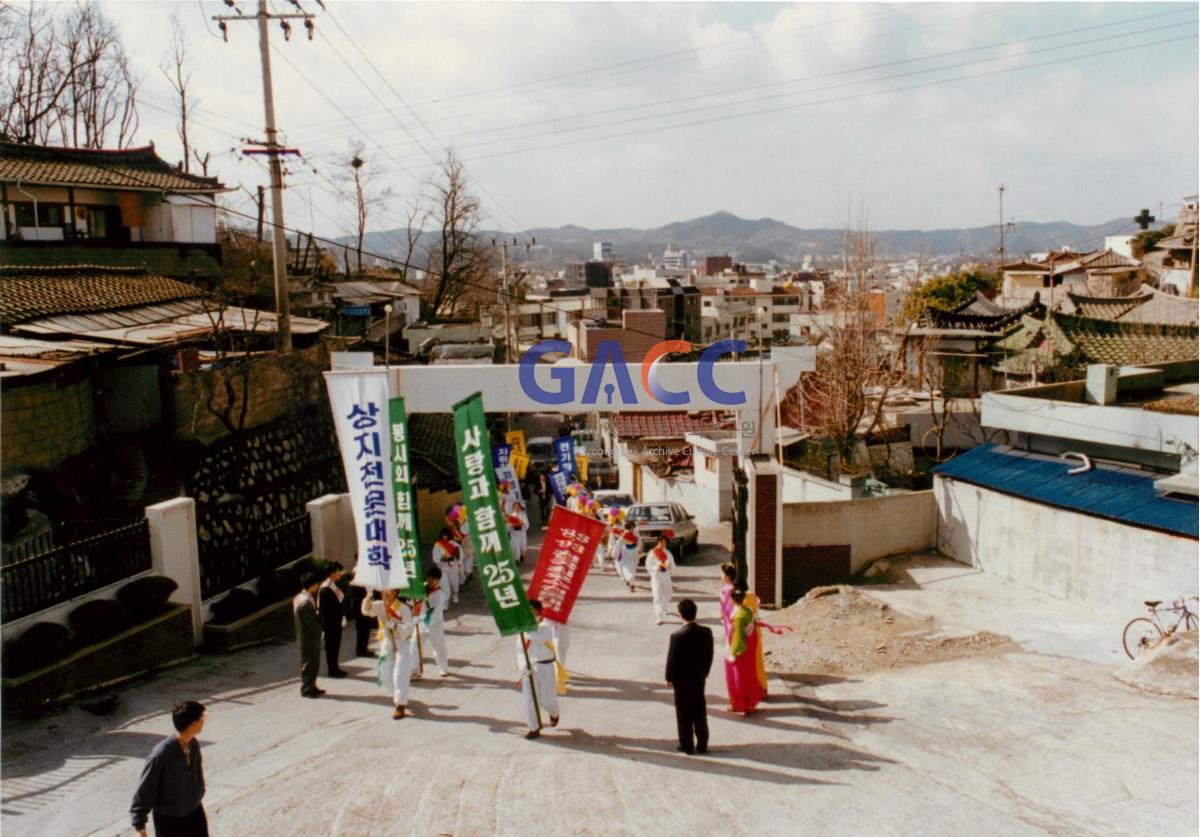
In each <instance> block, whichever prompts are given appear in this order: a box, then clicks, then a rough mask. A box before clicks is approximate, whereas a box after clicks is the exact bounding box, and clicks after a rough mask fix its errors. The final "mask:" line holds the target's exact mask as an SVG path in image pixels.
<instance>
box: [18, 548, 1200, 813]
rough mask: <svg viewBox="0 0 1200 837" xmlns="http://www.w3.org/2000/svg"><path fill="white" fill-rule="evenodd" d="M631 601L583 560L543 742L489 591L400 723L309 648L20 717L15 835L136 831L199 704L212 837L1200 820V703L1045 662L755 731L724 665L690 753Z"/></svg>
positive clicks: (985, 671) (872, 688) (808, 707)
mask: <svg viewBox="0 0 1200 837" xmlns="http://www.w3.org/2000/svg"><path fill="white" fill-rule="evenodd" d="M531 553H532V550H531ZM723 556H724V552H723V551H722V550H720V549H717V548H708V549H705V550H704V551H703V553H702V554H701V556H699V558H698V559H694V560H693V562H692V563H690V564H689V565H686V566H684V567H682V568H681V570H680V572H679V576H678V580H677V591H678V592H679V594H680V595H691V596H694V597H700V598H701V599H702V606H701V615H702V617H703V621H705V622H707V623H708V624H709V625H716V624H717V621H716V620H717V609H716V604H715V598H714V596H715V592H716V589H717V587H718V583H717V571H716V566H715V565H716V564H717V563H718V562H719V561H720V560H721V559H722V557H723ZM641 588H642V589H640V590H639V591H638V593H637V594H630V593H629V592H628V591H627V590H626V589H625V588H624V587H623V586H622V585H621V584H620V583H618V582H617V581H616V579H615V577H614V576H612V575H611V574H601V573H597V572H595V571H593V574H592V576H591V577H589V579H588V581H587V583H586V584H585V586H584V591H583V595H582V596H581V598H580V601H579V602H578V604H577V610H576V617H575V619H573V622H574V623H575V625H574V632H573V638H572V646H571V651H570V658H569V660H568V662H569V668H570V669H571V670H572V671H573V672H575V678H574V680H573V683H572V687H571V691H570V693H569V694H568V695H567V696H566V697H565V698H562V699H561V706H562V723H561V725H560V727H559V728H558V729H555V730H547V731H546V733H545V734H544V735H543V737H542V738H541V739H540V740H538V741H532V742H531V741H526V740H525V739H524V738H523V737H522V734H523V733H524V724H523V722H522V721H521V710H520V702H519V694H518V692H517V691H516V690H515V688H514V683H515V680H516V674H517V672H516V666H515V651H516V647H515V641H514V640H512V639H511V638H510V639H501V638H499V637H497V636H496V634H495V630H494V627H493V625H492V623H491V620H490V618H489V617H488V616H487V615H486V611H485V608H484V605H483V602H482V598H481V596H480V594H479V592H478V587H477V586H476V587H473V588H471V590H470V592H469V594H468V595H466V596H465V597H464V598H463V602H462V604H461V605H459V606H458V607H457V608H456V609H455V610H454V611H452V613H451V615H450V620H449V625H448V627H449V644H450V656H451V658H452V667H453V675H452V676H451V677H449V678H446V679H438V678H431V679H430V678H427V679H424V680H422V681H420V682H418V683H416V684H414V688H413V690H412V697H411V703H410V711H411V713H412V714H411V716H410V717H409V718H407V719H405V720H403V721H393V720H391V717H390V715H391V704H390V700H389V696H388V694H387V693H385V692H384V690H383V689H382V688H380V687H378V686H376V685H375V682H374V670H373V665H372V663H373V661H367V660H351V661H350V662H348V663H347V664H346V667H347V669H348V670H349V671H351V672H352V673H353V677H352V678H351V679H348V680H342V681H332V680H328V679H326V678H322V679H321V685H322V686H323V687H325V688H327V689H329V695H328V697H327V698H326V699H324V700H304V699H301V698H300V696H299V688H298V680H297V677H296V674H297V668H298V663H297V657H296V652H295V649H294V648H293V647H292V646H290V645H282V644H281V645H277V646H272V647H266V648H260V649H256V650H250V651H245V652H240V653H236V654H232V655H229V656H223V657H204V658H201V659H200V660H197V661H196V662H193V663H189V664H186V665H183V666H179V667H177V668H175V669H172V670H170V671H168V672H166V673H163V674H162V675H160V676H158V677H157V678H155V679H154V680H151V681H147V682H143V683H141V684H138V685H135V686H132V687H129V688H126V689H124V690H123V691H122V693H121V703H120V706H119V708H118V710H117V711H116V713H115V714H113V715H111V716H108V717H105V718H97V717H93V716H91V715H88V714H87V713H86V712H83V711H81V710H80V709H77V708H72V709H69V710H66V711H64V712H62V713H59V714H57V715H54V716H51V717H48V718H45V719H43V720H41V721H39V722H36V723H23V724H10V725H8V726H7V727H6V728H5V730H4V733H5V734H4V740H3V756H4V763H3V793H2V801H3V820H2V825H3V830H4V833H5V834H6V835H38V836H39V837H43V836H44V835H72V836H73V835H90V834H96V835H106V836H107V835H114V834H118V833H122V830H124V831H125V832H126V833H128V819H127V816H126V809H127V808H128V801H129V797H130V795H131V793H132V790H133V786H134V784H135V782H136V779H137V776H138V773H139V770H140V767H141V763H142V759H143V758H144V756H145V754H146V753H147V752H148V751H149V750H150V748H151V747H152V746H153V744H154V743H155V742H156V741H157V740H158V738H159V737H161V736H162V735H164V734H166V733H167V732H168V730H169V728H170V719H169V715H168V714H167V713H168V712H169V708H170V706H171V705H172V704H173V703H175V702H176V701H179V700H183V699H188V698H194V699H198V700H201V701H203V702H205V703H206V704H207V705H208V707H209V721H208V724H207V726H206V728H205V731H204V735H203V737H202V743H203V746H204V757H205V768H206V774H207V777H208V787H209V789H208V796H207V798H206V800H205V806H206V808H207V810H208V812H209V820H210V823H211V824H212V831H213V834H214V835H235V834H236V835H242V834H256V835H291V834H296V835H301V834H303V835H313V834H330V835H355V836H356V837H357V836H358V835H399V834H413V835H455V837H466V835H488V834H506V835H508V834H511V835H529V834H534V833H538V832H553V833H559V834H635V835H655V837H657V836H658V835H664V834H678V833H693V834H715V833H721V834H731V835H738V834H747V835H749V834H753V835H764V834H806V835H808V834H838V835H840V834H860V833H871V834H922V835H924V834H953V835H955V837H961V835H962V834H964V833H966V834H972V835H980V834H986V835H990V834H1006V835H1007V834H1040V833H1056V834H1061V833H1070V834H1129V833H1155V834H1158V835H1171V834H1192V833H1194V831H1195V826H1196V820H1197V806H1196V797H1195V781H1196V771H1197V761H1196V739H1195V729H1196V724H1197V710H1196V703H1195V702H1194V701H1183V700H1178V699H1169V698H1161V697H1154V696H1148V695H1143V694H1141V693H1139V692H1136V691H1133V690H1131V689H1130V688H1128V687H1126V686H1123V685H1121V684H1119V683H1116V682H1115V681H1112V680H1111V679H1110V678H1109V677H1108V671H1109V670H1110V669H1111V666H1109V667H1107V668H1106V667H1104V666H1101V665H1098V664H1096V663H1094V662H1089V661H1087V660H1076V659H1070V658H1066V657H1060V656H1049V655H1046V654H1040V653H1034V652H1023V653H1016V654H1011V655H1007V656H1005V657H1002V658H999V659H976V660H959V661H955V662H951V663H942V664H937V665H931V666H922V667H917V668H911V669H902V670H896V671H889V672H886V673H881V674H871V675H863V676H855V677H853V678H837V677H825V678H820V679H819V683H818V685H816V686H815V687H811V686H807V685H803V686H802V685H800V683H799V682H798V680H799V679H798V678H795V677H790V676H789V677H788V678H786V679H778V678H776V679H773V681H772V684H771V688H772V698H771V700H770V701H769V702H768V703H767V704H765V706H764V707H763V709H762V710H761V711H760V712H759V713H758V714H757V715H755V716H753V717H752V718H750V719H744V718H741V717H738V716H733V715H731V714H729V713H727V712H725V711H723V708H722V707H723V706H724V695H723V693H724V683H723V675H722V672H721V669H720V666H719V664H718V666H717V667H716V668H714V671H713V674H712V676H711V677H710V679H709V689H708V695H709V706H710V713H709V714H710V723H711V726H712V753H711V754H710V755H708V756H692V757H689V756H685V755H682V754H679V753H677V752H675V744H676V742H675V737H674V718H673V712H672V707H671V697H670V692H669V691H668V689H667V688H666V686H665V685H664V683H663V661H664V655H665V651H666V645H667V638H668V636H669V634H670V632H671V631H672V630H674V627H673V626H669V625H663V626H656V625H655V624H654V618H653V614H652V612H651V606H650V602H649V593H648V591H647V590H646V589H645V583H644V582H643V584H642V585H641ZM904 595H905V596H913V597H914V599H913V600H914V601H915V600H916V599H917V598H919V595H920V594H919V591H918V592H913V591H912V590H906V591H904ZM1010 598H1015V599H1017V600H1020V597H1010ZM1005 601H1006V603H1007V602H1008V601H1009V599H1006V600H1005ZM1035 615H1036V614H1035ZM718 631H719V626H718ZM346 639H347V640H348V642H347V644H346V647H347V648H350V647H352V646H351V645H350V644H349V643H350V642H352V639H351V638H350V637H347V638H346ZM793 689H795V691H793Z"/></svg>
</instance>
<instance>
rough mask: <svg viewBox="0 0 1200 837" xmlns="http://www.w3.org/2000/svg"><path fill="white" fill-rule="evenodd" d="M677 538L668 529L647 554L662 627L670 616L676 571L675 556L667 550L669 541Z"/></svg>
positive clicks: (655, 601) (657, 613)
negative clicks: (674, 573)
mask: <svg viewBox="0 0 1200 837" xmlns="http://www.w3.org/2000/svg"><path fill="white" fill-rule="evenodd" d="M673 537H675V535H674V533H673V532H672V531H671V530H670V529H668V530H667V531H665V532H663V533H662V534H661V535H659V536H658V541H657V542H656V543H655V544H654V548H653V549H651V550H650V551H649V552H647V553H646V572H648V573H649V574H650V593H651V595H652V597H653V599H654V616H655V620H656V621H655V623H654V624H656V625H661V624H662V623H663V622H664V621H665V620H666V618H667V616H668V615H669V614H670V607H671V594H672V593H673V592H674V589H673V588H672V586H671V573H672V572H674V571H675V556H674V555H672V554H671V550H669V549H667V543H668V541H669V540H670V539H671V538H673Z"/></svg>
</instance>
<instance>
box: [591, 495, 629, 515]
mask: <svg viewBox="0 0 1200 837" xmlns="http://www.w3.org/2000/svg"><path fill="white" fill-rule="evenodd" d="M592 496H593V497H595V498H596V505H598V506H599V507H600V511H601V512H602V513H603V514H604V515H607V514H608V510H609V509H611V508H612V507H613V506H616V507H617V508H618V509H628V508H629V507H630V506H632V505H633V504H634V503H636V502H637V501H636V500H634V499H633V497H632V496H631V495H629V494H625V493H623V492H621V491H597V492H595V493H593V494H592ZM604 519H605V520H607V517H605V518H604Z"/></svg>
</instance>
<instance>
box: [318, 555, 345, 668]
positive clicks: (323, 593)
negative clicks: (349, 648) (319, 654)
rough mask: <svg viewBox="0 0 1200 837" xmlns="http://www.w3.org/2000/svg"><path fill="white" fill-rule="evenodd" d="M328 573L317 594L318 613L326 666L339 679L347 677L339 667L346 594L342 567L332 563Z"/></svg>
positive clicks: (328, 566)
mask: <svg viewBox="0 0 1200 837" xmlns="http://www.w3.org/2000/svg"><path fill="white" fill-rule="evenodd" d="M326 572H327V573H329V576H328V578H326V579H325V581H324V582H323V583H322V584H321V589H320V591H319V592H318V593H317V612H318V613H319V614H320V616H321V630H322V632H324V634H325V665H326V667H327V668H328V670H329V676H330V677H333V678H335V679H338V678H342V677H345V676H346V672H344V671H342V667H341V666H340V665H338V653H339V652H340V651H341V650H342V620H343V619H345V617H346V608H345V605H344V604H343V603H342V600H343V599H345V598H346V594H345V593H343V592H342V588H341V585H340V584H339V583H338V582H340V581H341V578H342V565H341V564H339V563H337V562H336V561H330V562H329V563H328V565H327V566H326Z"/></svg>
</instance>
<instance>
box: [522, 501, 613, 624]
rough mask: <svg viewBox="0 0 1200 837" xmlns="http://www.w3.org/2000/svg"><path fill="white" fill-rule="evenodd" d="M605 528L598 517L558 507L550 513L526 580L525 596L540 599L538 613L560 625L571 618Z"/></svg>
mask: <svg viewBox="0 0 1200 837" xmlns="http://www.w3.org/2000/svg"><path fill="white" fill-rule="evenodd" d="M606 530H607V527H606V526H605V525H604V524H603V523H601V522H600V521H599V520H596V519H595V518H591V517H588V516H587V515H583V514H579V513H577V512H573V511H568V510H567V509H564V508H562V507H556V508H555V509H554V511H552V512H551V513H550V525H549V526H548V527H547V529H546V539H545V540H544V541H542V551H541V553H540V554H539V555H538V562H537V569H535V570H534V572H533V580H532V581H530V583H529V598H531V599H540V600H541V602H542V616H544V617H545V618H547V619H550V620H552V621H554V622H559V623H561V624H566V622H567V620H568V619H570V618H571V608H572V607H573V606H574V605H575V599H576V598H577V597H578V596H579V590H580V588H581V587H583V580H584V579H585V578H586V577H587V573H588V567H590V566H591V563H592V557H593V556H594V555H595V554H596V549H597V547H599V545H600V542H601V541H602V540H603V539H604V533H605V531H606Z"/></svg>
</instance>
